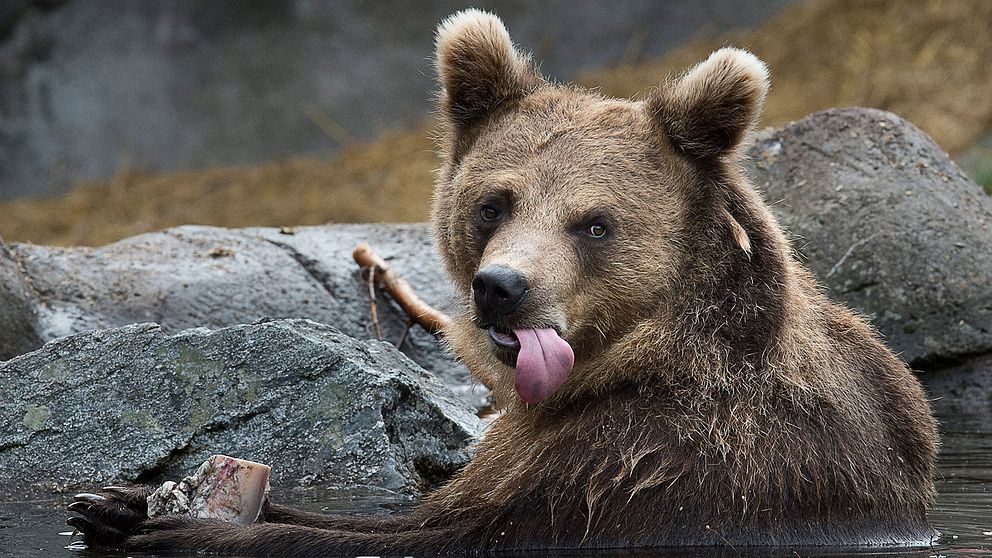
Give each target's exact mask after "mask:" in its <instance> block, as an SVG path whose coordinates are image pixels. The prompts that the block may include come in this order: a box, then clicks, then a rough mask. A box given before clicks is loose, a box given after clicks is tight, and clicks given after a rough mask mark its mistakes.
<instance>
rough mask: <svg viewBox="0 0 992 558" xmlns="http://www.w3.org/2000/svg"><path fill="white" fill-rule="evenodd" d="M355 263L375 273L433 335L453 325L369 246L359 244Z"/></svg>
mask: <svg viewBox="0 0 992 558" xmlns="http://www.w3.org/2000/svg"><path fill="white" fill-rule="evenodd" d="M351 255H352V257H353V258H355V262H356V263H358V265H360V266H362V268H364V269H370V270H372V271H373V272H374V274H375V275H374V277H375V282H376V284H377V285H379V287H380V288H381V289H382V290H384V291H386V292H387V293H388V294H389V296H391V297H393V300H395V301H396V302H397V303H398V304H399V305H400V307H401V308H402V309H403V311H404V312H406V314H407V315H408V316H410V318H411V319H412V320H413V321H414V322H416V323H417V324H419V325H420V326H421V327H423V328H424V329H426V330H427V331H429V332H431V333H444V330H445V329H446V328H447V327H448V326H449V325H450V324H451V318H450V317H448V315H447V314H444V313H442V312H440V311H438V310H436V309H434V308H433V307H431V306H430V305H428V304H427V303H426V302H424V301H423V300H421V299H420V297H419V296H417V294H416V293H415V292H414V291H413V288H412V287H411V286H410V284H409V283H407V282H406V280H404V279H403V278H402V277H400V276H399V275H398V274H397V273H396V272H395V271H393V270H392V268H390V267H389V264H388V263H386V260H384V259H382V258H381V257H380V256H379V255H378V254H376V253H375V252H374V251H373V250H372V247H371V246H369V245H368V244H365V243H362V244H359V245H358V246H357V247H356V248H355V251H354V252H352V253H351Z"/></svg>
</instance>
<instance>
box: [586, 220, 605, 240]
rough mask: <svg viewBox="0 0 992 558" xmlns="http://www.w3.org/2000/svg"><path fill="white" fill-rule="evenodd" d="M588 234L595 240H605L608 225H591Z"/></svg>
mask: <svg viewBox="0 0 992 558" xmlns="http://www.w3.org/2000/svg"><path fill="white" fill-rule="evenodd" d="M586 234H588V235H589V236H591V237H593V238H603V237H604V236H606V225H604V224H602V223H593V224H592V225H589V228H588V229H586Z"/></svg>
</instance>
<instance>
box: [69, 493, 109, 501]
mask: <svg viewBox="0 0 992 558" xmlns="http://www.w3.org/2000/svg"><path fill="white" fill-rule="evenodd" d="M73 500H75V501H77V502H87V503H90V504H99V503H101V502H105V501H107V498H105V497H104V496H100V495H99V494H93V493H90V492H83V493H80V494H76V495H75V496H73Z"/></svg>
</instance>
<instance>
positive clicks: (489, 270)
mask: <svg viewBox="0 0 992 558" xmlns="http://www.w3.org/2000/svg"><path fill="white" fill-rule="evenodd" d="M527 289H528V285H527V279H526V278H525V277H524V276H523V275H522V274H520V272H518V271H515V270H513V269H511V268H509V267H507V266H505V265H487V266H486V267H484V268H482V269H481V270H479V272H478V273H476V274H475V278H474V279H473V280H472V293H473V295H474V297H475V306H476V308H478V309H479V313H480V314H481V316H480V317H481V318H483V319H484V320H486V321H495V320H496V319H497V318H500V317H505V316H506V315H508V314H510V313H511V312H513V311H514V310H515V309H516V308H517V306H518V305H519V304H520V301H521V300H523V298H524V295H526V294H527Z"/></svg>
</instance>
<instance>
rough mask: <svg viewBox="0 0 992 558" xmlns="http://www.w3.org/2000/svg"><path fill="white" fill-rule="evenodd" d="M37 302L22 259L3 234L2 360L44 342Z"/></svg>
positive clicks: (0, 293)
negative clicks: (10, 247) (5, 240)
mask: <svg viewBox="0 0 992 558" xmlns="http://www.w3.org/2000/svg"><path fill="white" fill-rule="evenodd" d="M36 306H37V304H36V301H35V300H34V293H33V292H32V289H31V285H30V283H29V282H28V278H27V276H26V275H25V274H24V272H23V271H22V269H21V263H20V261H19V260H18V259H17V257H16V256H15V255H14V254H13V253H11V252H10V250H9V249H8V248H7V245H6V244H5V243H4V241H3V238H0V360H6V359H8V358H11V357H13V356H16V355H19V354H21V353H26V352H28V351H31V350H34V349H36V348H38V347H40V346H41V344H42V340H41V337H40V336H39V335H38V333H37V331H36V327H37V323H36V322H37V316H36V315H35V308H36Z"/></svg>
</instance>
